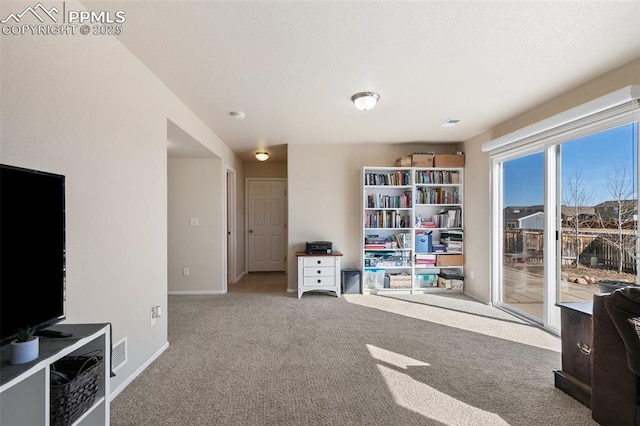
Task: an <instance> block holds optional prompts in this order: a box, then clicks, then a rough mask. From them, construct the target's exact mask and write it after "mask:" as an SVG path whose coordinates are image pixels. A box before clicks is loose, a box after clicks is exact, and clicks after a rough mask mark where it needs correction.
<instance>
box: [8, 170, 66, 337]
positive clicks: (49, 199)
mask: <svg viewBox="0 0 640 426" xmlns="http://www.w3.org/2000/svg"><path fill="white" fill-rule="evenodd" d="M64 297H65V178H64V176H61V175H57V174H53V173H46V172H40V171H36V170H28V169H23V168H18V167H13V166H7V165H0V343H2V344H4V343H8V342H9V341H11V340H12V338H13V336H14V335H15V334H16V333H17V331H18V330H19V329H20V328H25V327H33V328H37V329H41V328H44V327H46V326H47V325H51V324H54V323H56V322H58V321H60V320H62V319H64V316H65V313H64Z"/></svg>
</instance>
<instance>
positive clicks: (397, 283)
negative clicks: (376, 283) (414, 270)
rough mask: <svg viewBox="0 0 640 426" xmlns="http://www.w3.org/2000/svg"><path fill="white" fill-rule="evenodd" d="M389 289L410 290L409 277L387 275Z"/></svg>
mask: <svg viewBox="0 0 640 426" xmlns="http://www.w3.org/2000/svg"><path fill="white" fill-rule="evenodd" d="M389 288H411V275H405V274H389Z"/></svg>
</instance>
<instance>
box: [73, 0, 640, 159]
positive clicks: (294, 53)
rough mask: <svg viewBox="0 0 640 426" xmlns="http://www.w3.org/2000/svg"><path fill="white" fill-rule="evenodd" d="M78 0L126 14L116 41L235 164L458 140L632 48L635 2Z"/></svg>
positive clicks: (638, 34) (638, 29)
mask: <svg viewBox="0 0 640 426" xmlns="http://www.w3.org/2000/svg"><path fill="white" fill-rule="evenodd" d="M83 3H84V4H85V6H86V7H87V9H95V8H96V7H97V6H100V7H101V8H102V9H105V10H118V9H121V10H124V11H125V12H126V23H125V24H124V33H123V35H121V36H120V37H119V38H120V40H121V41H122V43H124V45H125V46H127V47H128V48H129V49H130V50H131V51H132V52H133V53H134V54H135V55H136V56H137V57H138V58H139V59H140V60H141V61H142V62H143V63H144V64H145V65H146V66H147V67H148V68H149V69H150V70H151V71H152V72H154V73H155V75H157V76H158V77H159V78H160V79H161V80H162V81H163V82H164V83H165V84H166V85H167V86H168V87H169V89H171V90H172V91H173V92H174V93H175V94H176V95H177V96H178V97H179V98H180V99H182V101H183V102H184V103H185V104H186V105H187V106H188V107H189V108H191V110H192V111H193V112H194V113H195V114H196V115H197V116H198V117H200V119H201V120H202V121H203V122H204V123H206V124H207V125H208V126H209V127H210V128H211V129H212V130H213V131H214V132H215V133H216V134H217V135H218V136H219V137H220V138H221V139H222V140H223V141H224V142H225V143H226V144H227V145H228V146H229V147H230V148H231V149H232V150H234V151H235V152H236V153H238V154H239V155H240V156H241V157H242V158H243V159H245V160H251V159H252V157H253V153H254V152H255V151H256V150H258V149H261V148H266V149H267V151H269V150H271V149H273V150H274V155H273V156H272V159H273V161H284V159H285V156H286V149H283V147H284V146H286V144H304V143H314V144H315V143H319V144H323V143H326V144H341V143H359V142H380V143H402V142H458V141H463V140H467V139H469V138H471V137H473V136H476V135H477V134H479V133H482V132H483V131H485V130H488V129H489V128H491V127H493V126H495V125H497V124H499V123H501V122H503V121H505V120H507V119H509V118H511V117H513V116H515V115H517V114H519V113H521V112H523V111H526V110H528V109H530V108H532V107H534V106H536V105H538V104H540V103H542V102H544V101H546V100H548V99H550V98H553V97H555V96H557V95H558V94H560V93H562V92H565V91H567V90H569V89H571V88H573V87H575V86H578V85H580V84H582V83H585V82H587V81H589V80H591V79H593V78H594V77H596V76H598V75H601V74H603V73H605V72H607V71H609V70H611V69H614V68H616V67H619V66H621V65H623V64H625V63H628V62H629V61H631V60H633V59H635V58H638V57H640V2H639V1H545V2H542V1H505V2H498V1H482V2H479V1H477V2H473V1H422V2H419V1H414V2H406V1H403V2H400V1H380V2H373V1H294V2H286V1H255V2H250V1H163V2H160V1H147V2H141V1H109V2H104V1H101V2H93V1H84V2H83ZM368 90H371V91H375V92H377V93H379V94H380V101H379V103H378V106H377V107H376V108H374V109H373V110H371V111H366V112H362V111H358V110H356V109H355V108H354V107H353V105H352V104H351V101H350V97H351V95H353V94H354V93H356V92H359V91H368ZM230 111H242V112H244V113H245V114H246V119H245V120H235V119H233V118H231V117H229V115H228V113H229V112H230ZM450 118H459V119H462V122H461V124H459V125H458V126H456V127H453V128H441V127H440V124H442V123H443V122H444V121H445V120H447V119H450ZM191 142H192V143H193V141H191ZM270 147H271V148H270Z"/></svg>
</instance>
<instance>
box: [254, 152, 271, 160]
mask: <svg viewBox="0 0 640 426" xmlns="http://www.w3.org/2000/svg"><path fill="white" fill-rule="evenodd" d="M268 159H269V153H268V152H264V151H258V152H256V160H258V161H267V160H268Z"/></svg>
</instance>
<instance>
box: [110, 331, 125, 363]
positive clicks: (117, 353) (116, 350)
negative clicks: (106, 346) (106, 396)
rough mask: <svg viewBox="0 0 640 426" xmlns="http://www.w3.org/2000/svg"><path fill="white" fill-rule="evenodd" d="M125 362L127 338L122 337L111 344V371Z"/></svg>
mask: <svg viewBox="0 0 640 426" xmlns="http://www.w3.org/2000/svg"><path fill="white" fill-rule="evenodd" d="M126 363H127V338H126V337H124V338H123V339H122V340H120V341H119V342H116V343H115V344H114V345H113V351H112V353H111V365H112V368H113V371H117V370H118V369H119V368H120V367H122V366H123V365H125V364H126Z"/></svg>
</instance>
